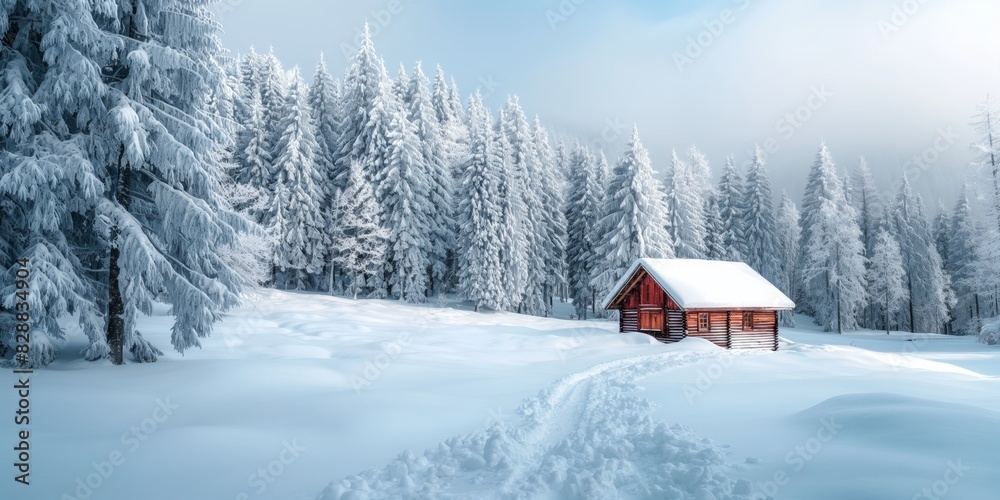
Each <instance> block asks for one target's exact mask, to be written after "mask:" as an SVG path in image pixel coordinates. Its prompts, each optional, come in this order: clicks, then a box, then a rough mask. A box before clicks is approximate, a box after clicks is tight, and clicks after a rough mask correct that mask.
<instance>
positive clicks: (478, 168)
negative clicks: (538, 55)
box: [457, 96, 507, 311]
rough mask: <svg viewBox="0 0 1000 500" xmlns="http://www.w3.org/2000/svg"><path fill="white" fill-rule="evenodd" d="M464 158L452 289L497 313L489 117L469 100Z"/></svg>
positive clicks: (497, 247) (500, 302) (499, 290)
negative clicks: (455, 281) (455, 284)
mask: <svg viewBox="0 0 1000 500" xmlns="http://www.w3.org/2000/svg"><path fill="white" fill-rule="evenodd" d="M468 120H469V148H470V154H469V155H468V156H467V157H466V160H465V162H464V164H463V165H462V169H461V171H462V178H461V182H459V184H458V192H457V196H458V200H459V202H458V214H457V216H458V239H457V250H458V289H459V293H460V295H461V296H462V297H463V298H464V299H465V300H470V301H472V302H473V304H474V306H475V309H476V311H478V310H479V309H480V308H482V307H488V308H491V309H494V310H496V309H501V308H503V307H504V306H505V305H506V304H507V294H506V291H505V289H504V283H503V276H502V273H503V269H502V267H501V262H500V253H501V247H502V245H503V241H502V239H501V237H500V232H499V225H500V220H499V217H500V200H499V199H498V190H499V185H500V182H501V181H500V178H499V176H500V175H501V172H500V171H498V170H497V169H496V168H495V167H496V163H495V156H496V154H495V152H494V149H495V148H496V141H495V139H494V138H493V133H494V130H493V123H492V122H493V119H492V117H491V116H490V113H489V111H488V110H487V109H486V108H485V107H484V106H483V103H482V99H481V98H480V97H479V96H475V97H473V98H471V99H470V100H469V115H468Z"/></svg>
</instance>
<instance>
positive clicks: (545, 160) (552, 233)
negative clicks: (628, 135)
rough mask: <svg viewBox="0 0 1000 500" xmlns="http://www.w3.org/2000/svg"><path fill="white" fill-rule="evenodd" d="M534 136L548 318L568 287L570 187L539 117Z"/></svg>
mask: <svg viewBox="0 0 1000 500" xmlns="http://www.w3.org/2000/svg"><path fill="white" fill-rule="evenodd" d="M531 135H532V139H533V141H534V147H535V151H536V153H537V154H538V163H539V167H540V169H541V171H540V172H539V178H538V179H537V181H536V184H537V188H538V189H539V194H540V203H541V204H540V205H539V207H538V210H533V211H532V213H537V214H538V217H540V219H541V224H542V229H541V231H542V233H543V236H544V247H545V248H544V255H543V258H544V269H545V270H546V272H547V275H546V278H545V304H546V309H545V315H546V316H548V315H550V314H551V313H552V298H553V296H554V295H555V291H556V289H558V287H560V286H562V285H565V284H566V275H565V272H566V269H565V267H566V215H565V214H564V213H563V211H562V207H563V205H564V201H563V189H562V188H563V186H564V185H565V184H566V182H565V178H564V177H563V170H562V169H561V168H560V166H559V164H558V160H557V159H556V155H555V153H554V152H553V151H552V147H551V146H550V145H549V135H548V132H546V130H545V128H544V127H542V124H541V121H540V120H539V119H538V117H537V116H536V117H535V121H534V123H533V124H532V128H531Z"/></svg>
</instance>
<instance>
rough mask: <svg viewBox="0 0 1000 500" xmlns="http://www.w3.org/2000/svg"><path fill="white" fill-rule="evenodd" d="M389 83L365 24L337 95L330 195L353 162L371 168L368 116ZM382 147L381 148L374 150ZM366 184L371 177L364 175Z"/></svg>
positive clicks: (371, 131) (344, 182)
mask: <svg viewBox="0 0 1000 500" xmlns="http://www.w3.org/2000/svg"><path fill="white" fill-rule="evenodd" d="M388 86H389V81H388V76H387V75H386V71H385V66H383V64H382V60H381V59H379V57H378V55H377V54H376V53H375V46H374V45H373V44H372V38H371V33H370V32H369V30H368V24H367V23H365V28H364V33H363V36H362V40H361V46H360V47H359V49H358V53H357V54H356V55H355V56H354V58H353V59H351V65H350V66H349V67H348V68H347V72H346V73H345V74H344V82H343V85H342V86H341V92H340V109H339V111H338V113H337V116H339V117H340V129H339V136H338V140H337V152H336V154H335V155H334V172H335V173H334V181H335V184H334V185H333V186H332V189H333V190H334V191H337V190H340V191H343V190H344V186H345V185H346V179H347V172H348V169H349V168H350V166H351V163H353V162H354V161H360V162H361V163H362V166H364V167H365V168H368V167H372V166H374V165H371V161H370V160H371V159H370V158H368V157H367V156H366V155H367V154H368V153H369V152H370V151H372V150H373V145H372V133H373V128H372V126H371V125H372V123H371V119H370V115H371V113H372V110H373V109H374V108H375V105H376V100H378V99H380V98H381V96H382V94H383V93H385V92H390V93H391V90H389V89H388ZM377 147H384V145H380V146H374V148H377ZM368 175H369V177H368V180H369V181H372V180H373V177H371V174H370V173H369V174H368Z"/></svg>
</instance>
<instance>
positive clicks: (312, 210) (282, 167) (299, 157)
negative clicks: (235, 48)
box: [269, 68, 326, 290]
mask: <svg viewBox="0 0 1000 500" xmlns="http://www.w3.org/2000/svg"><path fill="white" fill-rule="evenodd" d="M279 128H281V129H282V130H283V132H282V134H281V136H280V137H279V138H278V142H277V143H276V147H277V151H278V155H277V157H276V158H275V162H274V168H275V172H274V174H275V180H274V182H275V185H276V186H278V187H277V189H276V193H275V197H274V201H273V203H272V217H271V219H276V220H280V221H281V225H280V226H276V229H275V230H276V236H277V240H278V242H277V248H276V251H275V264H276V268H277V270H278V271H281V272H282V273H284V274H285V275H284V276H283V278H284V280H285V285H286V286H288V285H289V283H288V280H289V278H291V279H292V280H294V286H295V288H296V289H300V290H301V289H305V288H309V285H310V284H311V283H312V281H313V279H314V278H315V277H316V276H317V275H318V274H319V273H320V272H322V270H323V264H324V257H325V248H324V243H325V238H324V236H323V235H324V233H325V230H326V223H325V220H324V219H323V211H322V210H321V208H320V207H321V204H322V200H323V191H322V189H321V183H322V177H321V176H320V173H319V171H318V170H317V168H316V150H317V149H318V147H319V146H318V145H317V142H316V135H315V130H314V128H313V123H312V118H311V111H310V109H309V104H308V102H307V101H306V88H305V83H304V82H303V81H302V78H301V77H300V76H299V71H298V68H295V69H293V70H292V81H291V85H290V86H289V88H288V95H287V97H286V99H285V114H284V118H283V119H282V120H281V125H280V127H279ZM279 211H280V214H281V215H280V216H278V215H276V214H277V213H278V212H279ZM271 219H269V222H270V221H271Z"/></svg>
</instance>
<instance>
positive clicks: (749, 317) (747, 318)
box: [743, 312, 753, 332]
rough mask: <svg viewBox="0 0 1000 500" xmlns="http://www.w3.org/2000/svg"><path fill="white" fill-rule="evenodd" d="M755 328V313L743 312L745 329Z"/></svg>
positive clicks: (746, 330)
mask: <svg viewBox="0 0 1000 500" xmlns="http://www.w3.org/2000/svg"><path fill="white" fill-rule="evenodd" d="M751 330H753V313H752V312H745V313H743V331H745V332H748V331H751Z"/></svg>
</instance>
